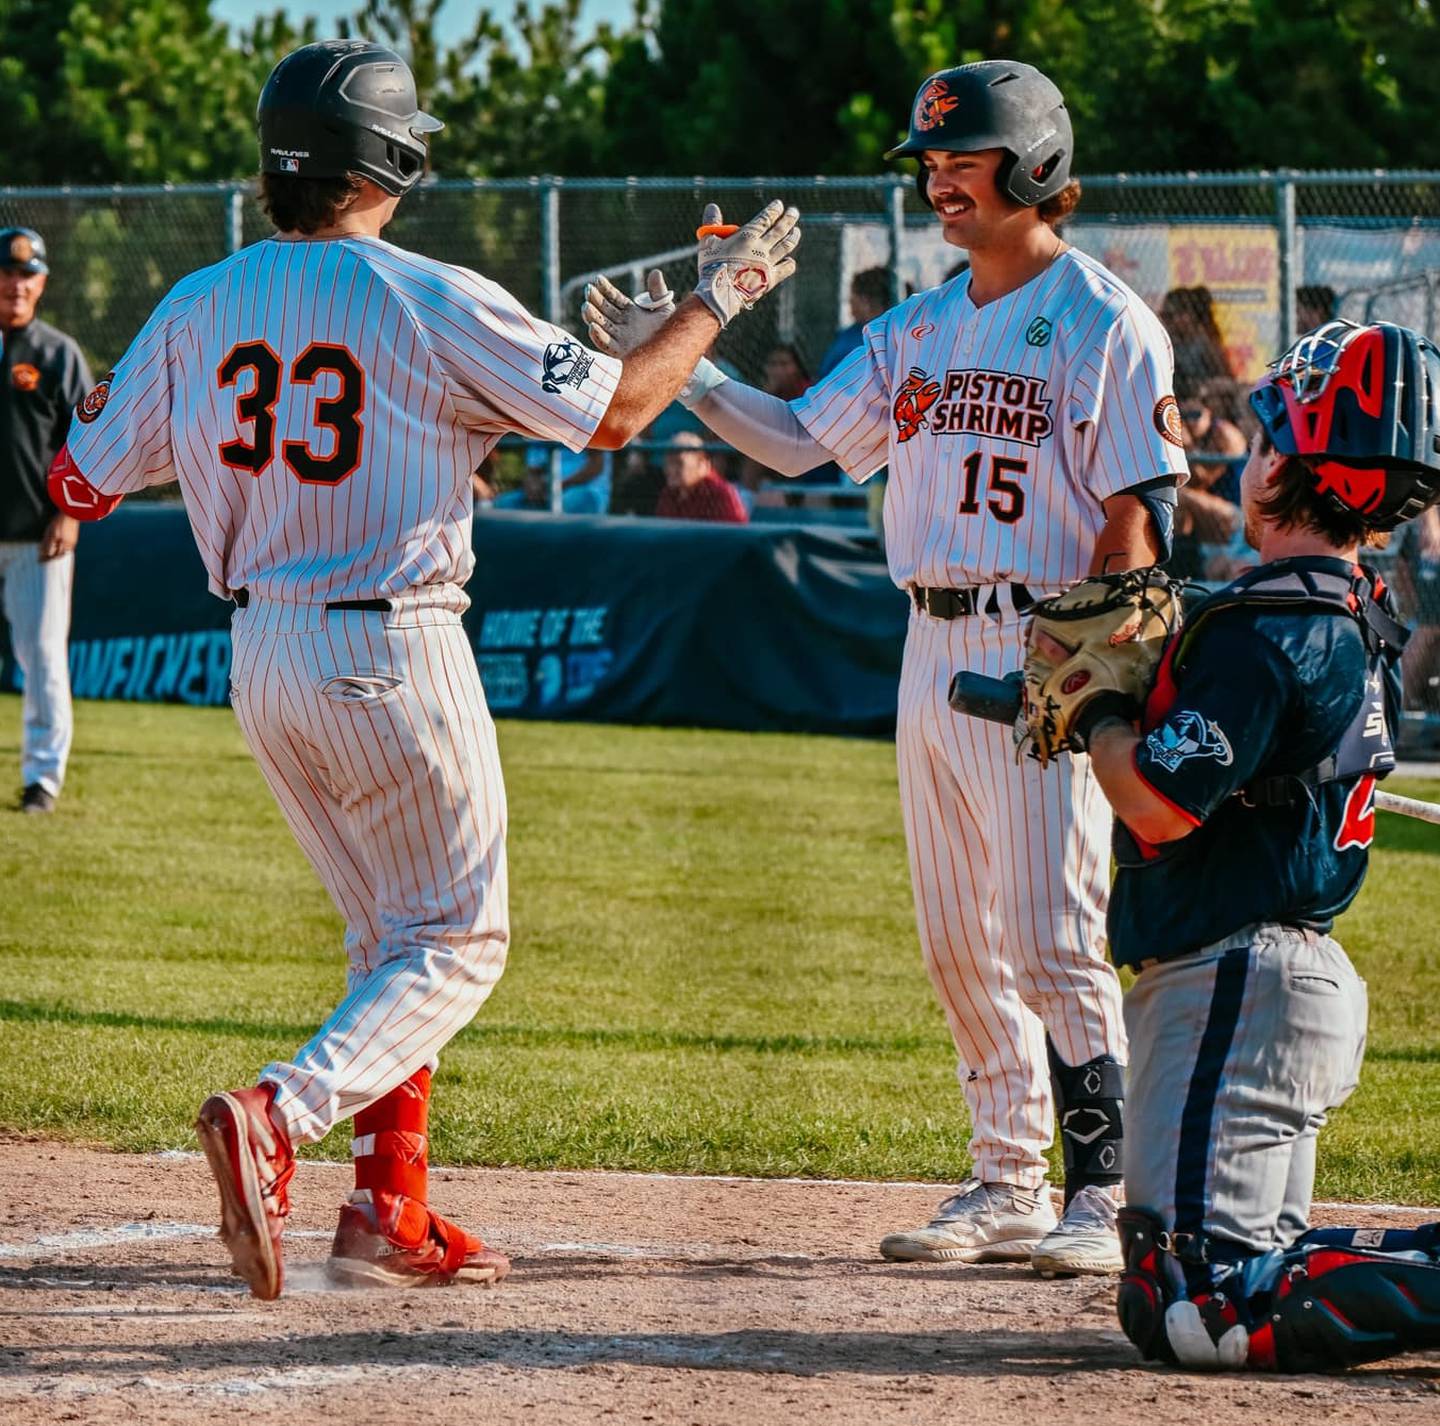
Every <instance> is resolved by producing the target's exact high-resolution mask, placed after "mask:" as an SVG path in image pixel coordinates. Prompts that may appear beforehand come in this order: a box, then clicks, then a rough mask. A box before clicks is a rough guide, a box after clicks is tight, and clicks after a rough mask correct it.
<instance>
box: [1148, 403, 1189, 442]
mask: <svg viewBox="0 0 1440 1426" xmlns="http://www.w3.org/2000/svg"><path fill="white" fill-rule="evenodd" d="M1155 429H1156V430H1157V431H1159V432H1160V434H1161V435H1162V436H1164V437H1165V439H1166V440H1167V441H1169V442H1170V444H1171V445H1172V446H1183V445H1184V444H1185V430H1184V428H1183V427H1182V426H1181V424H1180V407H1179V405H1178V404H1177V402H1176V400H1175V398H1174V397H1173V396H1162V397H1161V398H1160V399H1159V400H1158V401H1157V402H1156V403H1155Z"/></svg>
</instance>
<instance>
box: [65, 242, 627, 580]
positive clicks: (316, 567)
mask: <svg viewBox="0 0 1440 1426" xmlns="http://www.w3.org/2000/svg"><path fill="white" fill-rule="evenodd" d="M297 333H304V337H303V338H297V336H296V334H297ZM619 373H620V363H619V362H618V361H617V360H615V359H614V358H612V357H608V356H604V355H602V354H601V353H598V352H590V351H587V350H586V349H584V348H582V347H580V346H579V344H578V343H576V342H575V341H574V339H573V338H572V337H570V335H569V334H568V333H566V332H564V331H561V330H560V329H559V328H558V327H552V326H551V325H550V324H549V323H547V322H542V321H539V320H538V319H536V318H534V317H532V316H531V315H530V314H529V313H527V312H526V311H525V309H524V308H523V307H521V306H520V304H519V303H517V302H516V301H515V300H514V298H512V297H511V296H510V295H509V294H508V293H507V292H505V291H504V290H503V289H502V288H500V287H498V286H497V285H496V284H495V283H493V282H490V281H489V280H488V279H486V278H483V277H481V276H479V275H478V274H476V273H473V272H469V271H467V270H466V269H464V268H459V267H451V266H449V265H448V264H446V263H440V262H435V261H432V260H431V259H429V258H425V257H421V256H419V255H418V254H416V253H412V252H406V251H404V250H403V249H400V248H397V247H394V246H392V245H391V244H390V243H387V242H385V241H383V240H382V239H380V238H360V237H355V238H345V239H341V240H334V241H328V242H323V243H307V242H297V241H286V240H283V239H270V240H268V241H266V242H261V243H256V244H254V245H253V246H252V247H249V248H245V249H243V250H242V251H240V252H239V253H236V254H235V255H234V256H232V257H229V258H227V259H225V261H224V262H221V263H217V264H216V265H215V266H213V267H208V268H204V269H202V270H201V271H199V272H195V273H191V274H190V276H189V277H186V278H184V279H183V280H182V281H181V282H179V283H178V284H177V285H176V287H175V288H174V289H173V290H172V291H171V293H170V294H169V296H168V297H166V299H165V300H164V301H163V302H162V303H161V304H160V306H159V307H158V308H157V309H156V311H155V313H154V315H153V316H152V317H151V319H150V321H149V322H148V323H146V325H145V327H144V329H143V330H142V331H141V333H140V335H139V336H138V337H137V338H136V339H135V341H134V343H133V344H132V345H131V347H130V350H129V351H127V352H126V353H125V356H124V357H123V358H122V359H121V361H120V363H119V365H118V366H117V367H116V368H115V370H114V372H113V373H111V375H110V376H109V377H108V378H107V379H106V380H105V381H103V382H101V384H100V385H99V386H98V387H97V388H96V389H95V391H94V392H92V393H91V396H90V397H89V398H87V400H86V401H85V402H84V403H82V405H81V407H80V409H79V410H78V411H77V413H76V419H75V422H74V424H73V425H72V427H71V431H70V437H69V441H68V443H67V444H68V454H67V457H66V458H67V459H68V461H69V467H68V472H69V479H68V480H67V479H65V474H66V472H64V471H59V470H57V471H52V487H53V486H54V485H55V484H56V483H59V484H61V485H62V487H63V489H64V490H65V492H66V493H67V494H69V493H74V492H78V493H79V495H80V496H81V497H82V499H83V498H88V499H89V500H90V501H91V502H92V508H94V509H96V512H97V513H101V511H100V509H99V507H101V506H106V505H108V504H113V503H114V500H115V499H116V498H118V497H119V496H121V495H124V494H126V493H127V492H129V491H133V490H138V489H140V488H141V487H142V486H146V485H160V484H163V483H165V482H166V481H170V480H176V479H178V480H179V481H180V483H181V485H182V486H183V487H184V491H185V506H186V510H187V512H188V513H189V516H190V522H191V524H192V526H193V527H194V530H195V539H196V543H197V545H198V546H199V548H200V552H201V556H202V558H203V559H204V561H205V566H206V569H207V571H208V573H209V576H210V588H211V590H212V591H213V592H214V593H216V594H218V595H220V596H222V597H224V596H226V595H228V594H230V593H231V592H232V591H235V590H238V589H246V590H248V592H249V593H250V595H251V596H254V597H258V598H261V599H276V600H282V601H285V602H289V603H300V604H304V603H323V602H326V601H329V600H337V599H369V598H383V597H389V596H391V595H396V594H399V593H400V592H401V591H403V590H406V589H409V588H411V587H413V586H415V585H423V584H449V583H453V584H457V585H463V584H464V583H465V582H466V580H468V579H469V577H470V573H471V570H472V568H473V564H474V559H473V556H472V554H471V550H470V521H471V516H472V511H473V501H472V497H471V493H470V472H471V471H472V470H474V469H475V468H476V466H478V465H479V464H480V462H481V461H482V460H483V459H484V458H485V456H486V455H487V454H489V452H490V450H491V448H492V447H493V446H494V444H495V442H496V441H497V440H498V439H499V438H500V436H501V435H502V434H503V433H504V432H507V431H515V432H518V433H520V434H523V435H528V436H531V437H533V438H535V439H537V440H543V441H557V442H559V443H561V444H563V445H566V446H568V447H569V448H570V449H571V450H580V449H582V448H583V447H584V446H585V445H586V444H587V443H588V441H589V440H590V438H591V436H592V434H593V432H594V429H595V426H596V424H597V423H598V422H599V420H600V418H601V417H602V416H603V415H604V413H605V409H606V407H607V406H608V404H609V401H610V396H611V394H612V393H613V391H614V389H615V385H616V382H617V381H618V379H619ZM57 476H58V477H59V480H58V482H57ZM92 477H93V485H92V484H91V483H90V482H91V478H92Z"/></svg>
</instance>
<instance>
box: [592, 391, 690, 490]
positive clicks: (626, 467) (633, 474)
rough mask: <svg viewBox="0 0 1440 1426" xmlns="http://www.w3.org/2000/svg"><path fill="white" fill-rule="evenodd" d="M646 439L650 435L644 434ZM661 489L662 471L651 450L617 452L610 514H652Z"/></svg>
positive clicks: (662, 481) (633, 449)
mask: <svg viewBox="0 0 1440 1426" xmlns="http://www.w3.org/2000/svg"><path fill="white" fill-rule="evenodd" d="M679 409H680V410H682V411H683V410H684V409H685V408H684V407H683V406H682V407H680V408H679ZM676 434H679V433H678V432H677V433H676ZM646 439H647V440H648V439H651V438H650V437H648V436H647V437H646ZM671 439H672V440H673V439H674V437H673V436H672V437H671ZM664 489H665V473H664V471H662V470H661V468H660V465H659V463H658V462H657V461H656V460H655V459H654V458H653V453H652V452H650V451H647V450H638V449H636V448H635V447H634V446H631V447H629V448H627V449H626V450H624V451H621V453H620V469H619V470H618V471H617V472H616V475H615V488H614V489H613V490H612V491H611V493H610V513H611V514H612V515H653V514H654V513H655V505H656V502H657V501H658V500H659V499H660V492H661V491H662V490H664Z"/></svg>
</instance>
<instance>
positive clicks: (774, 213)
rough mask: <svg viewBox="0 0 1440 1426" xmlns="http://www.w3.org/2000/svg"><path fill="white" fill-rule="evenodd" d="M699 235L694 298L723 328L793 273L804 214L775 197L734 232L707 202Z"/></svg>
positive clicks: (716, 209) (717, 210)
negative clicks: (794, 255)
mask: <svg viewBox="0 0 1440 1426" xmlns="http://www.w3.org/2000/svg"><path fill="white" fill-rule="evenodd" d="M727 233H728V236H725V234H727ZM697 236H698V237H699V246H698V249H697V257H698V260H699V267H700V280H699V282H698V283H696V285H695V295H696V296H697V297H698V298H699V299H700V300H701V301H702V302H703V303H704V304H705V305H706V306H707V307H708V308H709V309H710V310H711V311H712V312H713V313H714V314H715V315H716V317H718V318H719V319H720V325H721V326H722V327H724V326H726V325H728V324H729V323H730V321H731V320H732V319H733V318H734V317H735V316H736V314H737V313H739V312H740V311H742V310H743V309H744V308H746V307H753V306H754V305H755V304H756V303H757V302H758V301H759V300H760V299H761V298H762V297H764V296H765V294H766V293H767V292H770V291H772V290H773V289H774V288H776V287H778V286H779V285H780V284H781V283H782V282H784V281H785V279H786V278H787V277H789V276H790V275H791V274H792V273H793V272H794V271H795V259H794V258H792V257H791V256H790V254H791V253H793V252H794V251H795V249H796V248H797V247H799V245H800V211H799V209H797V208H787V207H785V205H784V204H783V203H781V202H780V201H779V200H778V199H777V200H776V201H775V202H773V203H767V204H766V205H765V207H763V208H762V209H761V210H760V211H759V212H758V213H757V214H756V215H755V216H754V217H753V218H751V220H750V221H749V222H748V223H746V224H745V226H744V227H743V228H737V229H735V230H734V231H733V232H730V231H729V225H728V224H727V223H725V221H724V219H723V218H722V217H721V214H720V209H719V206H718V205H717V204H714V203H709V204H706V207H705V216H704V217H703V218H702V219H701V220H700V228H699V232H698V234H697Z"/></svg>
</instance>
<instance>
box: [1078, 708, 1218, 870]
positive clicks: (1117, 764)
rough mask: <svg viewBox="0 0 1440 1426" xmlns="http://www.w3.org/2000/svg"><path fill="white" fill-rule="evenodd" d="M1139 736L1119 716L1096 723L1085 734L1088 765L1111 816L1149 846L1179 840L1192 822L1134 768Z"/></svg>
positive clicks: (1186, 833) (1188, 829) (1188, 831)
mask: <svg viewBox="0 0 1440 1426" xmlns="http://www.w3.org/2000/svg"><path fill="white" fill-rule="evenodd" d="M1139 746H1140V735H1139V734H1138V733H1137V732H1136V731H1135V730H1134V728H1132V727H1131V726H1130V725H1129V724H1128V723H1125V722H1122V721H1121V720H1120V719H1119V718H1108V719H1106V720H1105V721H1104V722H1102V723H1100V724H1099V725H1098V726H1097V727H1096V728H1095V729H1094V730H1093V731H1092V732H1091V733H1090V737H1089V752H1090V766H1091V768H1092V769H1093V770H1094V772H1095V776H1096V778H1097V779H1098V781H1099V783H1100V790H1101V791H1102V792H1103V793H1104V794H1105V797H1106V800H1107V801H1108V802H1109V803H1110V806H1111V807H1112V808H1113V809H1114V811H1115V815H1116V816H1117V817H1118V818H1119V819H1120V820H1121V821H1122V822H1123V823H1124V824H1125V825H1126V826H1127V827H1129V829H1130V830H1131V831H1132V832H1134V833H1135V835H1136V836H1137V837H1139V838H1140V839H1141V840H1142V841H1146V842H1149V843H1150V844H1151V845H1152V846H1159V845H1161V844H1162V843H1164V842H1175V841H1179V839H1180V838H1181V837H1186V836H1189V834H1190V833H1191V832H1193V831H1194V830H1195V824H1194V823H1193V822H1192V821H1190V820H1189V819H1188V818H1187V817H1185V816H1183V815H1182V814H1181V813H1179V812H1178V811H1176V809H1175V808H1174V807H1172V806H1171V805H1170V804H1169V803H1168V802H1166V801H1165V799H1164V798H1163V797H1161V796H1160V795H1159V793H1157V792H1156V791H1155V790H1154V788H1152V787H1151V786H1150V784H1149V783H1147V782H1146V781H1145V779H1144V778H1142V777H1141V776H1140V774H1139V773H1138V772H1137V771H1136V770H1135V750H1136V749H1137V748H1138V747H1139Z"/></svg>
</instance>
